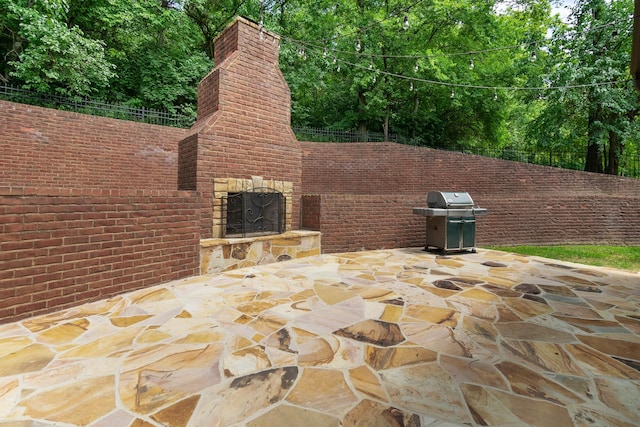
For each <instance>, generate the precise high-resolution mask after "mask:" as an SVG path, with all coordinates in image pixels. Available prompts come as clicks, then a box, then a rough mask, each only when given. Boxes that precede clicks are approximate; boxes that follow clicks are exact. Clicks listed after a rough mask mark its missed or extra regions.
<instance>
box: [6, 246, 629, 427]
mask: <svg viewBox="0 0 640 427" xmlns="http://www.w3.org/2000/svg"><path fill="white" fill-rule="evenodd" d="M639 303H640V274H634V273H631V272H623V271H617V270H611V269H604V268H594V267H586V266H582V265H577V264H568V263H560V262H556V261H552V260H546V259H542V258H535V257H524V256H518V255H514V254H508V253H504V252H497V251H487V250H479V251H478V253H465V254H455V255H450V256H439V255H436V254H432V253H425V252H423V251H421V250H420V249H418V248H415V249H396V250H380V251H370V252H358V253H346V254H336V255H319V256H313V257H308V258H303V259H296V260H291V261H286V262H282V263H276V264H270V265H264V266H256V267H249V268H245V269H241V270H235V271H232V272H227V273H222V274H217V275H205V276H199V277H193V278H190V279H185V280H179V281H175V282H171V283H168V284H165V285H163V286H157V287H153V288H148V289H145V290H141V291H137V292H133V293H129V294H126V295H122V296H118V297H115V298H112V299H109V300H105V301H100V302H97V303H93V304H87V305H83V306H80V307H77V308H74V309H70V310H66V311H62V312H57V313H54V314H50V315H46V316H42V317H36V318H31V319H27V320H24V321H21V322H17V323H11V324H5V325H0V420H1V421H0V426H9V425H11V426H34V427H39V426H75V425H89V426H94V427H97V426H109V427H112V426H172V427H174V426H203V427H204V426H231V425H234V426H235V425H242V426H244V425H246V426H305V427H311V426H356V425H358V426H459V425H467V426H485V425H498V426H522V425H532V426H629V427H631V426H637V425H640V309H639Z"/></svg>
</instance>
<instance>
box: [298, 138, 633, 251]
mask: <svg viewBox="0 0 640 427" xmlns="http://www.w3.org/2000/svg"><path fill="white" fill-rule="evenodd" d="M301 146H302V150H303V153H304V156H303V191H304V193H305V204H307V202H308V203H309V205H310V206H311V207H312V209H310V210H306V209H305V210H303V218H302V223H303V224H307V225H308V226H309V228H311V229H315V230H320V231H321V232H322V249H323V252H341V251H352V250H362V249H378V248H389V247H404V246H421V245H423V244H424V238H425V231H424V218H421V217H419V216H416V215H413V214H412V213H411V210H412V208H413V207H415V206H426V195H427V193H428V192H429V191H437V190H443V191H456V190H458V191H468V192H469V193H470V194H471V196H472V198H473V199H474V201H475V203H476V204H477V205H480V206H482V207H485V208H488V209H489V214H488V215H487V216H482V217H479V218H478V222H477V242H478V244H479V245H510V244H563V243H568V244H577V243H585V244H587V243H589V244H598V243H601V244H605V243H607V244H625V245H640V180H638V179H632V178H622V177H615V176H607V175H600V174H593V173H586V172H579V171H570V170H563V169H556V168H550V167H545V166H537V165H529V164H524V163H517V162H512V161H505V160H498V159H490V158H486V157H480V156H475V155H467V154H462V153H456V152H447V151H439V150H433V149H429V148H423V147H412V146H406V145H399V144H393V143H350V144H334V143H315V142H304V143H301Z"/></svg>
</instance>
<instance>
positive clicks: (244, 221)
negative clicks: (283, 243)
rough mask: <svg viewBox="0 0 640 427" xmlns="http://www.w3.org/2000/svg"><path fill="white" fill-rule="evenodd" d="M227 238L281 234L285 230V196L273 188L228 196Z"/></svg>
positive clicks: (232, 193) (226, 199)
mask: <svg viewBox="0 0 640 427" xmlns="http://www.w3.org/2000/svg"><path fill="white" fill-rule="evenodd" d="M224 204H225V205H226V224H225V227H224V228H223V229H224V230H225V236H227V237H240V236H241V237H250V236H263V235H269V234H279V233H283V232H284V231H285V227H286V214H285V212H286V206H285V197H284V195H283V194H282V193H281V192H279V191H276V190H274V189H272V188H267V187H259V188H253V189H252V190H250V191H239V192H230V193H227V197H226V198H225V200H224Z"/></svg>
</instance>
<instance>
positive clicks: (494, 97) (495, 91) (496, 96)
mask: <svg viewBox="0 0 640 427" xmlns="http://www.w3.org/2000/svg"><path fill="white" fill-rule="evenodd" d="M493 100H494V101H497V100H498V91H497V90H496V89H493Z"/></svg>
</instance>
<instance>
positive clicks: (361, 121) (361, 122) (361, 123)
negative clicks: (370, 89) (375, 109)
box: [358, 91, 369, 142]
mask: <svg viewBox="0 0 640 427" xmlns="http://www.w3.org/2000/svg"><path fill="white" fill-rule="evenodd" d="M366 105H367V98H366V97H365V94H364V92H363V91H359V92H358V117H359V118H358V133H359V134H360V140H361V141H364V142H367V141H368V140H369V139H368V137H367V120H366V119H365V118H364V114H365V111H364V107H365V106H366Z"/></svg>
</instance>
